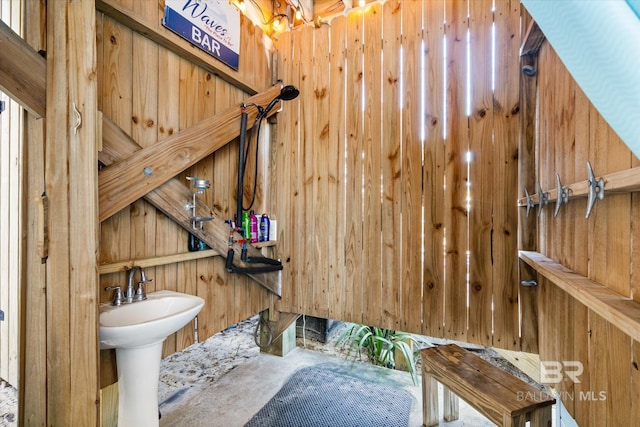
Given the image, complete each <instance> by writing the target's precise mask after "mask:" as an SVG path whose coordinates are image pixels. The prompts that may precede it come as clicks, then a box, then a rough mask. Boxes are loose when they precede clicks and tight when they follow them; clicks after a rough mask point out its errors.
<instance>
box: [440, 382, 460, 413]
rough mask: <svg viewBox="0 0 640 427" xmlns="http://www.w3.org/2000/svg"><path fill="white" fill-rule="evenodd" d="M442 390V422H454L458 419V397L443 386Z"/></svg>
mask: <svg viewBox="0 0 640 427" xmlns="http://www.w3.org/2000/svg"><path fill="white" fill-rule="evenodd" d="M442 388H443V397H442V400H444V414H443V416H444V420H445V421H454V420H457V419H458V417H459V407H458V396H456V395H455V394H453V393H452V392H451V390H449V389H448V388H447V387H445V386H444V385H443V386H442Z"/></svg>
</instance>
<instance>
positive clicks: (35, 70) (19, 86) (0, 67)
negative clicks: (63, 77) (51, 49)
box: [0, 16, 47, 118]
mask: <svg viewBox="0 0 640 427" xmlns="http://www.w3.org/2000/svg"><path fill="white" fill-rule="evenodd" d="M10 18H11V17H10V16H9V17H7V18H6V19H2V20H0V44H1V45H2V49H0V89H2V91H3V92H5V93H7V94H8V95H9V96H11V98H12V99H14V100H15V101H17V102H18V103H19V104H20V105H22V106H23V107H24V108H26V109H27V111H29V112H30V113H31V114H33V115H35V116H36V117H37V118H41V117H44V116H45V114H46V93H47V91H46V75H47V64H46V61H45V59H44V58H43V57H41V56H40V55H39V54H38V53H37V52H36V51H35V50H34V49H33V48H32V47H31V46H30V45H29V44H28V43H27V42H26V41H25V40H24V39H23V38H22V37H20V36H19V35H17V34H16V33H15V32H14V31H13V30H12V29H11V27H10V26H9V25H8V24H6V23H5V22H4V21H5V20H6V21H7V22H11V19H10Z"/></svg>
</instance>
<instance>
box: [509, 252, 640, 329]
mask: <svg viewBox="0 0 640 427" xmlns="http://www.w3.org/2000/svg"><path fill="white" fill-rule="evenodd" d="M520 259H521V260H522V261H524V262H525V263H527V264H528V265H529V266H531V267H532V268H533V269H534V270H536V271H537V272H538V274H541V275H542V276H544V277H545V278H547V279H549V280H550V281H551V282H553V283H554V284H555V285H556V286H558V287H559V288H560V289H562V290H563V291H565V292H566V293H568V294H569V295H571V296H572V297H573V298H575V299H576V300H578V301H579V302H581V303H582V304H584V305H585V306H587V307H588V308H589V309H591V310H593V311H594V312H595V313H596V314H598V315H599V316H601V317H602V318H604V319H605V320H607V321H608V322H610V323H611V324H613V325H614V326H615V327H617V328H618V329H620V330H621V331H622V332H624V333H625V334H627V335H629V336H630V337H631V338H633V339H634V340H636V341H640V303H639V302H637V301H634V300H633V299H631V298H627V297H624V296H622V295H620V294H618V293H617V292H615V291H613V290H611V289H609V288H607V287H606V286H604V285H601V284H600V283H597V282H595V281H593V280H591V279H589V278H587V277H585V276H582V275H580V274H578V273H575V272H574V271H572V270H570V269H568V268H566V267H565V266H563V265H562V264H559V263H558V262H556V261H554V260H552V259H551V258H547V257H546V256H544V255H542V254H541V253H539V252H529V251H520Z"/></svg>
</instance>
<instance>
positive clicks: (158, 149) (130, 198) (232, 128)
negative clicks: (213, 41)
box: [98, 87, 279, 221]
mask: <svg viewBox="0 0 640 427" xmlns="http://www.w3.org/2000/svg"><path fill="white" fill-rule="evenodd" d="M278 93H279V87H272V88H270V89H269V90H267V91H265V92H262V93H260V94H258V95H255V96H253V97H251V98H249V99H247V100H246V101H245V103H246V104H249V103H255V104H257V105H265V104H268V103H269V101H270V100H271V99H273V98H275V96H276V95H277V94H278ZM256 114H257V110H255V109H254V108H251V109H249V119H248V120H249V122H251V121H253V119H254V118H255V115H256ZM239 129H240V107H239V106H233V107H230V108H228V109H227V110H225V111H224V112H221V113H219V114H216V115H215V116H213V117H211V118H209V119H207V120H203V121H201V122H199V123H197V124H195V125H193V126H189V127H188V128H186V129H181V130H180V131H179V132H177V133H174V134H173V135H172V136H170V137H168V138H166V139H164V140H163V141H162V142H160V143H157V144H153V145H152V146H150V147H147V148H144V149H142V150H139V151H137V152H136V153H134V154H133V155H131V156H130V157H128V158H126V159H123V160H121V161H119V162H117V163H115V164H113V165H111V166H109V167H106V168H104V169H102V170H101V171H100V173H99V183H98V190H99V194H100V200H99V202H100V219H101V220H102V221H103V220H105V219H107V218H109V217H110V216H111V215H113V214H114V213H116V212H118V211H119V210H120V209H122V208H123V207H125V206H128V205H129V204H131V203H132V202H134V201H135V200H137V199H139V198H140V197H142V196H144V194H146V193H148V192H149V191H151V190H152V189H154V188H156V187H157V186H159V185H160V184H162V183H163V182H166V181H167V180H168V179H170V178H172V177H173V176H175V175H177V174H179V173H180V172H182V171H184V170H186V169H187V168H189V167H191V166H192V165H194V164H195V163H197V162H198V161H200V160H202V159H203V158H205V157H206V156H208V155H209V154H211V153H213V152H214V151H215V150H216V149H218V148H220V147H222V146H224V145H225V144H227V143H228V142H229V141H230V140H232V139H233V138H234V137H235V136H237V135H238V130H239ZM212 134H213V135H215V136H216V137H215V140H214V141H213V142H212V141H211V137H210V136H211V135H212ZM147 167H150V168H152V172H151V174H150V175H149V176H147V175H145V174H144V169H145V168H147ZM124 183H126V184H124Z"/></svg>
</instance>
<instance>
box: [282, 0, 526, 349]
mask: <svg viewBox="0 0 640 427" xmlns="http://www.w3.org/2000/svg"><path fill="white" fill-rule="evenodd" d="M492 4H493V2H492V1H464V0H447V1H437V2H434V1H424V2H423V1H388V2H385V3H384V4H383V5H380V4H372V5H370V6H368V7H367V8H365V9H355V10H352V11H351V12H350V13H349V14H348V15H347V16H341V17H336V18H335V19H333V20H332V21H331V25H330V26H327V25H325V26H322V27H320V28H319V29H312V28H306V29H303V30H301V31H294V32H292V33H289V34H284V35H282V36H281V37H280V38H279V40H278V43H277V52H278V58H279V68H278V73H279V74H278V77H279V78H280V79H282V80H283V81H284V82H286V83H287V84H295V85H297V86H298V87H299V88H300V91H301V96H300V98H299V100H297V101H295V103H294V106H293V107H289V106H288V107H287V108H285V111H283V112H282V113H280V115H279V116H278V133H277V140H276V141H274V143H273V150H274V151H273V158H274V159H276V160H275V161H274V162H273V163H274V164H276V167H275V168H274V169H273V171H272V181H271V185H272V192H273V193H274V197H273V198H272V201H273V203H272V205H271V212H274V214H275V216H276V217H277V219H278V229H279V235H278V246H277V252H278V254H279V257H280V258H282V259H283V260H285V271H284V276H283V277H284V284H283V289H284V290H283V298H282V301H281V305H280V307H281V309H282V310H283V311H294V312H299V313H307V314H311V315H315V316H320V317H329V318H334V319H341V320H348V321H354V322H359V323H367V324H372V325H379V326H384V327H387V328H392V329H398V330H403V331H408V332H416V333H422V334H425V335H431V336H436V337H446V338H451V339H456V340H462V341H468V342H475V343H481V344H487V345H494V346H496V347H502V348H517V349H519V348H520V347H521V339H520V336H519V325H520V318H519V307H518V302H519V295H518V292H519V289H518V283H517V242H516V240H517V207H516V198H517V189H516V181H517V160H518V131H519V130H518V121H519V116H518V111H519V99H518V93H519V91H518V85H519V75H520V73H519V65H518V49H519V47H520V5H519V2H517V1H507V0H502V1H496V2H495V10H494V9H492ZM494 35H495V38H494ZM493 40H495V43H494V42H493ZM525 311H526V310H525Z"/></svg>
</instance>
